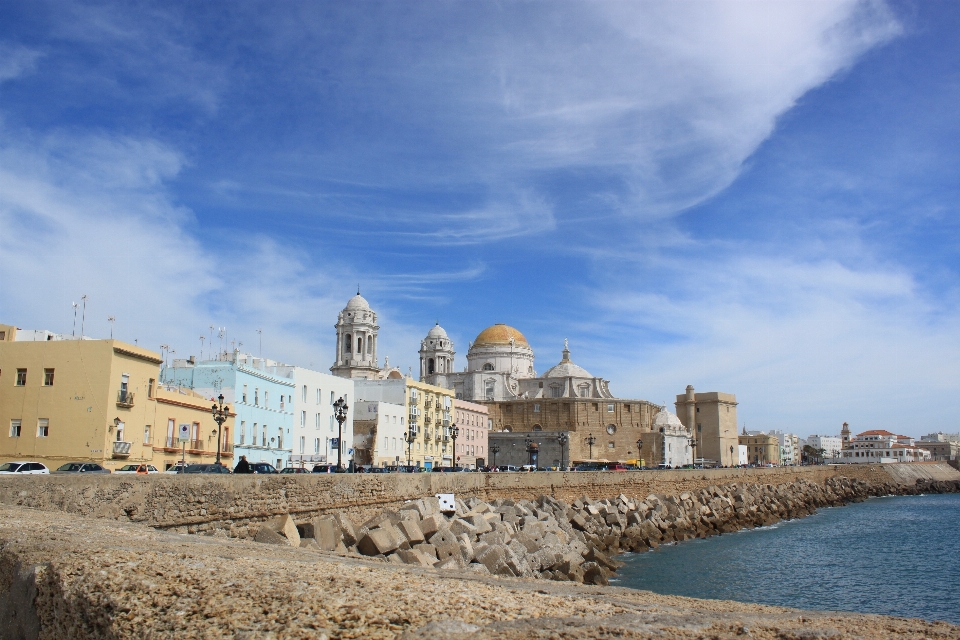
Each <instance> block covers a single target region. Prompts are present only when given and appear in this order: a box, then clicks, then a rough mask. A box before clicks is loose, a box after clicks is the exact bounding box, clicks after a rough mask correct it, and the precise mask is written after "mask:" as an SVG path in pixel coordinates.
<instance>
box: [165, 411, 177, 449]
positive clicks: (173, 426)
mask: <svg viewBox="0 0 960 640" xmlns="http://www.w3.org/2000/svg"><path fill="white" fill-rule="evenodd" d="M176 442H177V422H176V420H174V419H173V418H168V419H167V448H168V449H169V448H173V447H175V446H176Z"/></svg>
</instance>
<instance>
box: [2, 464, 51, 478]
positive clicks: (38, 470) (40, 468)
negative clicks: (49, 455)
mask: <svg viewBox="0 0 960 640" xmlns="http://www.w3.org/2000/svg"><path fill="white" fill-rule="evenodd" d="M11 473H16V474H19V475H22V476H34V475H40V474H49V473H50V469H47V467H46V465H44V464H43V463H41V462H4V463H3V464H0V474H3V475H7V474H11Z"/></svg>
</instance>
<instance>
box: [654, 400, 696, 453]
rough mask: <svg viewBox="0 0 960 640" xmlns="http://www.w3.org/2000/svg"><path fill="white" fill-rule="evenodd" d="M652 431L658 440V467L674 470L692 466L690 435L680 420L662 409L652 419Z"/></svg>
mask: <svg viewBox="0 0 960 640" xmlns="http://www.w3.org/2000/svg"><path fill="white" fill-rule="evenodd" d="M653 431H654V433H655V434H656V435H657V436H659V438H658V439H659V440H660V442H659V443H658V444H659V445H660V447H659V448H660V451H659V452H658V453H659V454H660V455H659V456H658V457H659V458H660V459H659V460H657V461H656V463H657V465H658V466H659V465H665V466H667V467H671V468H676V467H683V466H686V465H688V464H693V448H692V447H691V446H690V438H691V435H690V432H689V431H687V428H686V427H685V426H683V423H682V422H680V418H678V417H677V416H676V415H675V414H673V413H671V412H670V411H667V410H666V408H664V409H662V410H661V411H660V412H659V413H657V415H656V416H654V418H653Z"/></svg>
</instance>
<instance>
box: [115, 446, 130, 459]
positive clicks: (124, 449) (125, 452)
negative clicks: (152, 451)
mask: <svg viewBox="0 0 960 640" xmlns="http://www.w3.org/2000/svg"><path fill="white" fill-rule="evenodd" d="M113 457H114V458H129V457H130V443H129V442H114V443H113Z"/></svg>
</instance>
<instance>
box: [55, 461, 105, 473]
mask: <svg viewBox="0 0 960 640" xmlns="http://www.w3.org/2000/svg"><path fill="white" fill-rule="evenodd" d="M54 473H110V469H104V468H103V467H101V466H100V465H99V464H97V463H96V462H68V463H67V464H65V465H63V466H62V467H60V468H59V469H57V470H56V471H54Z"/></svg>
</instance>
